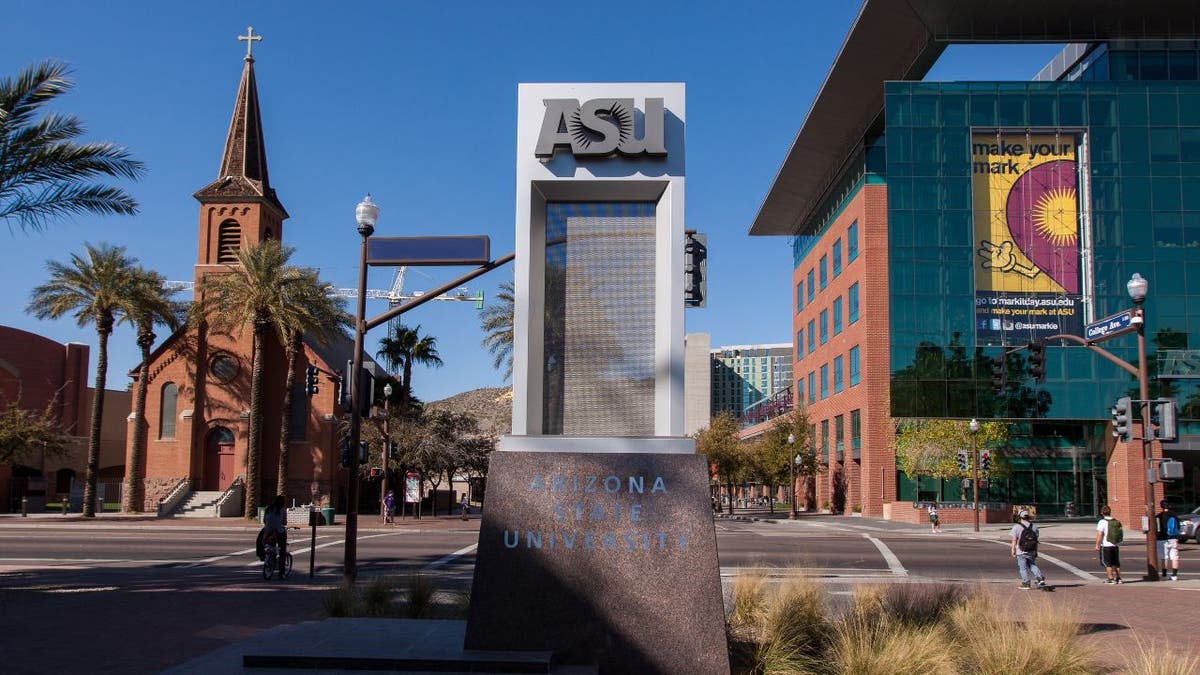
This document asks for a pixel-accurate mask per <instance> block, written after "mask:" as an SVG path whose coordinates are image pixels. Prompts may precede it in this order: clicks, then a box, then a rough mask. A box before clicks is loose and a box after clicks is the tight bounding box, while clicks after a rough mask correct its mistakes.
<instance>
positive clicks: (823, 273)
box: [817, 255, 829, 290]
mask: <svg viewBox="0 0 1200 675" xmlns="http://www.w3.org/2000/svg"><path fill="white" fill-rule="evenodd" d="M817 270H818V272H817V275H818V276H819V277H820V279H821V290H825V287H826V286H828V285H829V256H825V255H823V256H821V259H820V260H819V261H818V262H817Z"/></svg>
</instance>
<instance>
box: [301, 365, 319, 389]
mask: <svg viewBox="0 0 1200 675" xmlns="http://www.w3.org/2000/svg"><path fill="white" fill-rule="evenodd" d="M317 373H318V371H317V367H316V366H309V367H307V368H305V369H304V395H305V396H313V395H315V394H316V393H317V392H319V391H321V388H320V387H318V386H317Z"/></svg>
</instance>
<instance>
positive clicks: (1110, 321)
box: [1083, 309, 1133, 342]
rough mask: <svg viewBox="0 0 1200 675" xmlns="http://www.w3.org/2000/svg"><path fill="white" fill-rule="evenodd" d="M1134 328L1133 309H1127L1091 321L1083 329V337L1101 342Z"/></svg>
mask: <svg viewBox="0 0 1200 675" xmlns="http://www.w3.org/2000/svg"><path fill="white" fill-rule="evenodd" d="M1132 329H1133V310H1132V309H1127V310H1125V311H1124V312H1120V313H1118V314H1113V315H1112V316H1109V317H1105V318H1103V319H1100V320H1099V321H1097V322H1095V323H1089V324H1088V325H1087V327H1086V328H1084V329H1083V337H1084V339H1085V340H1087V341H1088V342H1099V341H1101V340H1107V339H1108V338H1110V337H1116V336H1118V335H1120V334H1122V333H1125V332H1127V331H1130V330H1132Z"/></svg>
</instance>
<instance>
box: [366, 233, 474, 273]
mask: <svg viewBox="0 0 1200 675" xmlns="http://www.w3.org/2000/svg"><path fill="white" fill-rule="evenodd" d="M490 255H491V240H490V239H488V237H487V236H485V235H480V236H462V237H371V238H369V239H367V264H368V265H446V266H451V265H483V264H486V263H487V262H488V260H489V256H490Z"/></svg>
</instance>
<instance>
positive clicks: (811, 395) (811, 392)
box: [808, 370, 817, 404]
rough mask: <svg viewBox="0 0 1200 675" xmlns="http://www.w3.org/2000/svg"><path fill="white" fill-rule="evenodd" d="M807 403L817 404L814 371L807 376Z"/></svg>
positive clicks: (815, 374) (815, 375) (815, 373)
mask: <svg viewBox="0 0 1200 675" xmlns="http://www.w3.org/2000/svg"><path fill="white" fill-rule="evenodd" d="M808 402H809V403H810V404H811V403H816V402H817V372H816V371H815V370H814V371H813V372H811V373H809V374H808Z"/></svg>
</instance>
